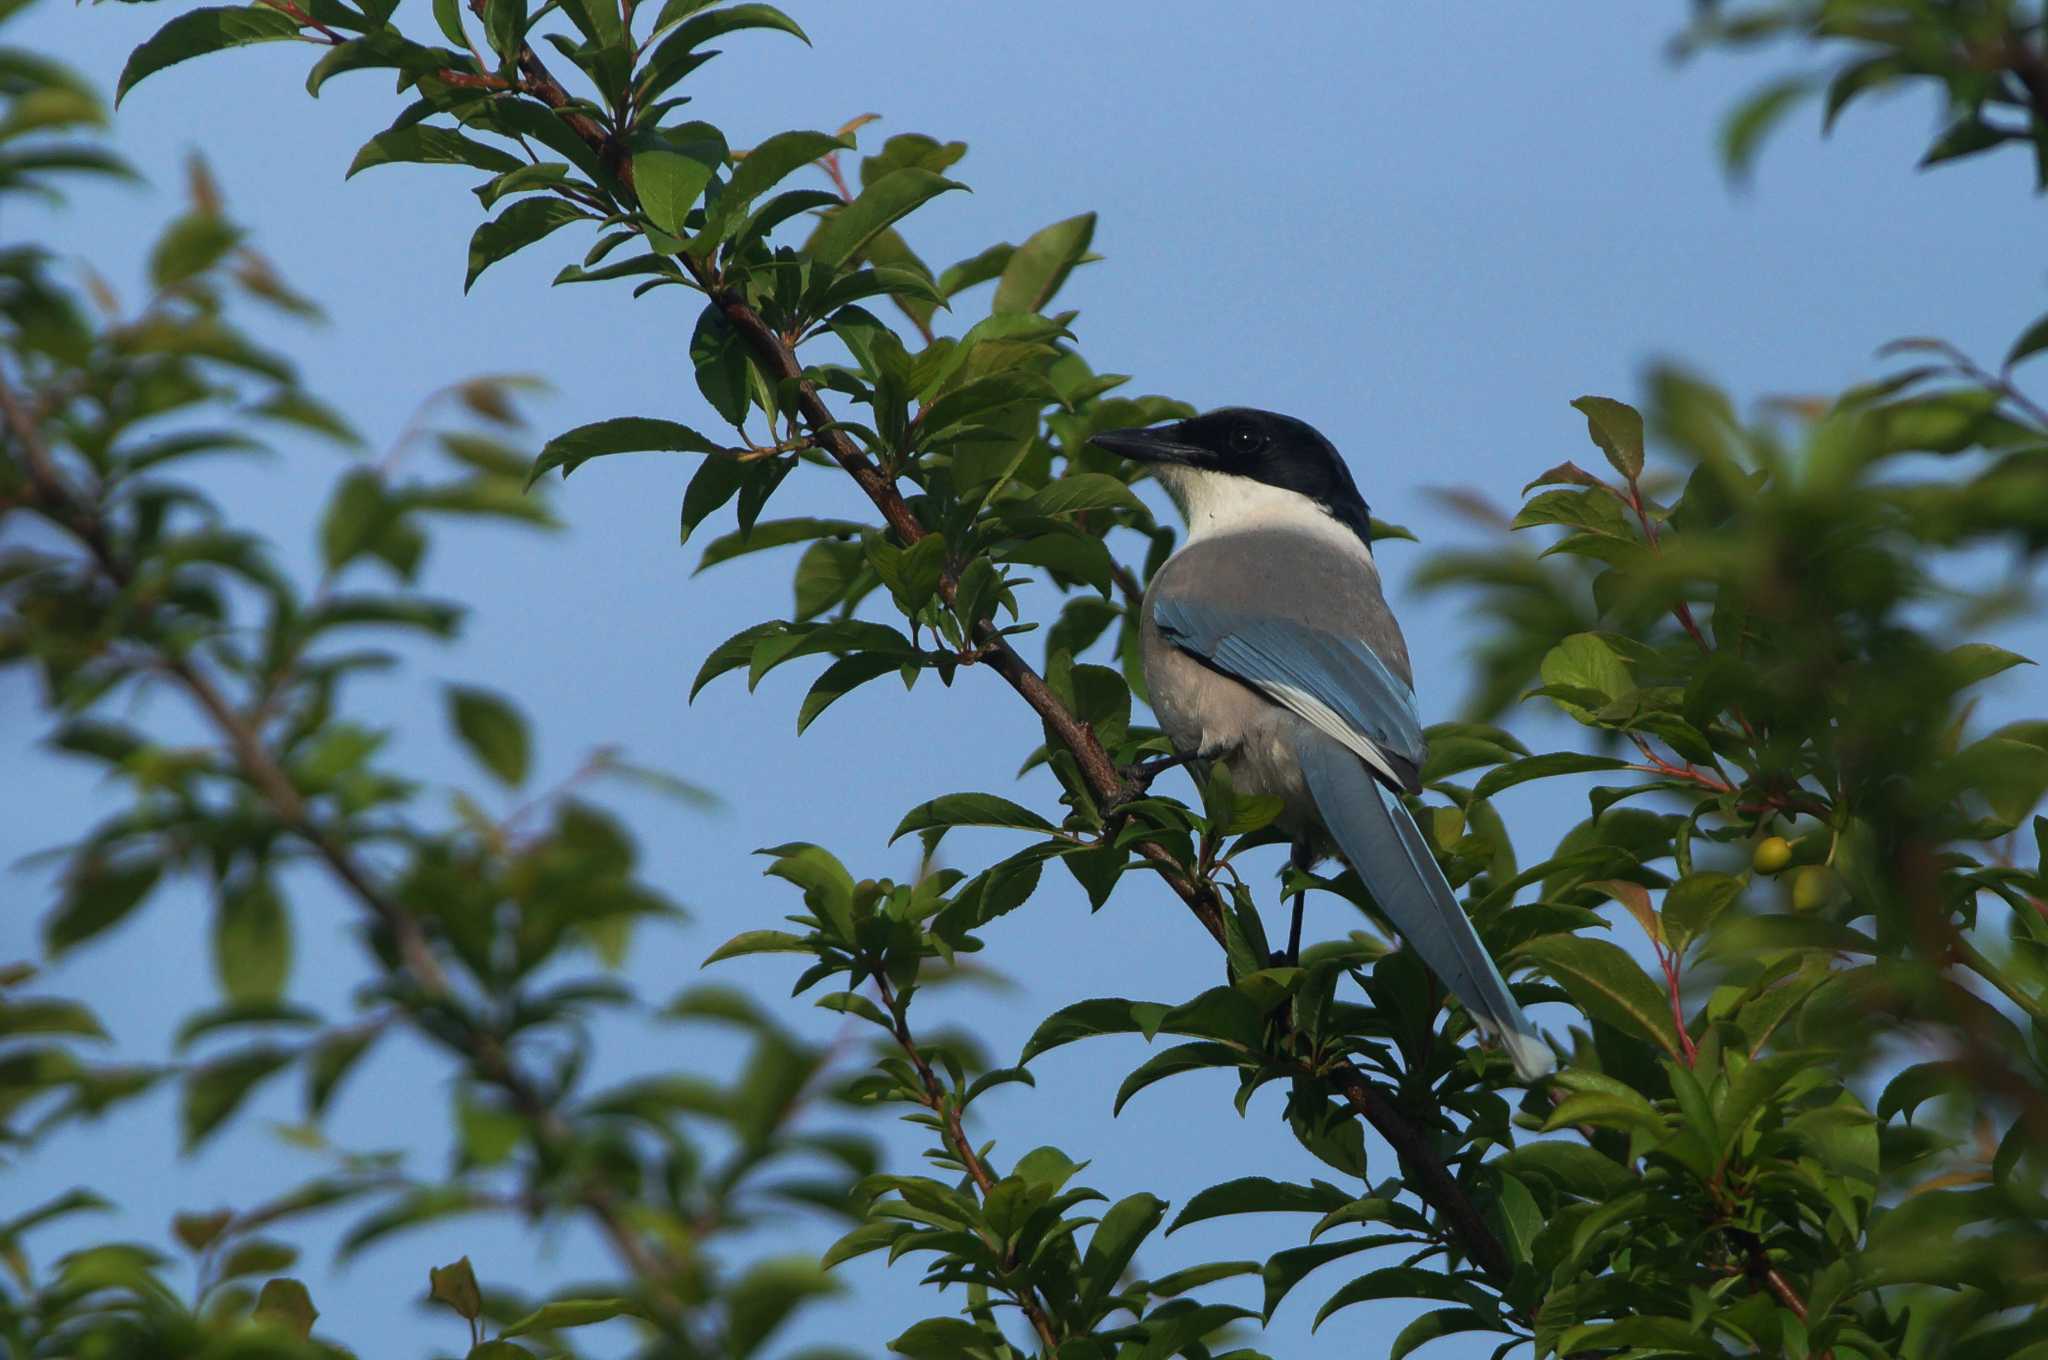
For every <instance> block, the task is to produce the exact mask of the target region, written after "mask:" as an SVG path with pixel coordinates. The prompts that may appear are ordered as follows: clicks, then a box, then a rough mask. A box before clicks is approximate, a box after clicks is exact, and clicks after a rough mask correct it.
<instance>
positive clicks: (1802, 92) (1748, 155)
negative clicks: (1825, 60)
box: [1721, 76, 1813, 181]
mask: <svg viewBox="0 0 2048 1360" xmlns="http://www.w3.org/2000/svg"><path fill="white" fill-rule="evenodd" d="M1812 92H1813V82H1812V81H1811V80H1809V79H1808V78H1807V77H1804V76H1793V77H1790V78H1788V79H1785V80H1778V81H1773V82H1771V83H1770V84H1768V85H1765V86H1764V87H1763V88H1762V89H1760V90H1758V91H1756V92H1755V93H1753V94H1751V95H1750V96H1749V97H1748V98H1746V99H1744V100H1743V101H1742V102H1741V103H1740V104H1738V105H1736V107H1735V111H1734V112H1733V113H1731V114H1730V115H1729V116H1728V120H1727V121H1726V122H1725V123H1723V124H1722V125H1721V165H1722V168H1723V169H1724V170H1726V171H1727V173H1728V177H1729V178H1730V179H1734V180H1738V181H1739V180H1744V179H1747V178H1748V177H1749V171H1750V167H1751V166H1753V165H1754V164H1755V163H1756V153H1757V151H1758V150H1759V149H1760V148H1761V147H1762V146H1763V142H1764V137H1765V136H1766V134H1768V133H1769V132H1770V130H1771V129H1772V128H1774V127H1776V126H1777V125H1778V123H1779V122H1780V121H1781V120H1783V118H1784V117H1785V115H1786V114H1788V113H1790V112H1791V111H1792V109H1793V108H1794V107H1795V106H1796V105H1797V104H1798V103H1799V101H1800V100H1802V99H1804V98H1806V97H1807V95H1809V94H1811V93H1812Z"/></svg>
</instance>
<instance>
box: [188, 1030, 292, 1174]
mask: <svg viewBox="0 0 2048 1360" xmlns="http://www.w3.org/2000/svg"><path fill="white" fill-rule="evenodd" d="M293 1057H294V1054H293V1053H292V1051H291V1050H290V1049H286V1048H278V1047H275V1046H272V1045H264V1046H261V1047H256V1048H246V1049H243V1050H242V1051H240V1052H238V1053H231V1054H229V1055H228V1056H226V1057H224V1058H218V1059H216V1060H214V1061H213V1062H210V1063H207V1064H205V1065H204V1066H202V1067H198V1068H194V1069H193V1070H192V1071H191V1072H188V1073H187V1074H186V1076H185V1086H184V1091H183V1094H182V1096H181V1098H180V1101H179V1112H178V1113H179V1124H180V1127H181V1128H182V1129H183V1131H184V1140H185V1150H186V1151H188V1152H189V1151H191V1150H192V1149H193V1148H195V1147H197V1146H199V1144H200V1143H202V1142H204V1141H205V1140H206V1138H207V1137H208V1136H209V1135H210V1134H212V1133H213V1132H214V1131H215V1130H216V1129H218V1128H219V1127H220V1126H221V1124H222V1123H224V1122H225V1121H226V1120H227V1118H228V1117H229V1116H230V1115H232V1114H233V1113H234V1112H235V1111H236V1110H237V1109H238V1108H240V1107H241V1104H242V1102H243V1101H244V1100H246V1099H247V1098H248V1096H249V1093H250V1092H251V1091H253V1090H255V1089H256V1086H257V1085H258V1083H260V1082H262V1081H263V1080H264V1079H265V1078H267V1077H269V1076H271V1075H273V1074H275V1073H276V1072H277V1071H278V1070H279V1069H281V1068H283V1067H284V1066H285V1064H287V1063H289V1062H290V1061H291V1060H292V1058H293Z"/></svg>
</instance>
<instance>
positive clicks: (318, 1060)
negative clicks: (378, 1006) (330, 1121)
mask: <svg viewBox="0 0 2048 1360" xmlns="http://www.w3.org/2000/svg"><path fill="white" fill-rule="evenodd" d="M380 1033H382V1031H381V1030H380V1029H379V1028H378V1027H377V1026H375V1025H366V1026H364V1027H362V1028H360V1029H342V1030H334V1031H332V1032H330V1033H329V1034H327V1035H325V1036H324V1037H322V1038H321V1039H320V1041H319V1042H318V1043H316V1044H314V1045H313V1047H312V1049H311V1050H310V1051H309V1052H308V1053H307V1054H306V1114H307V1116H308V1117H309V1118H313V1119H317V1118H319V1117H320V1115H321V1114H322V1113H324V1112H325V1111H326V1109H327V1102H328V1101H330V1100H332V1099H333V1098H334V1090H335V1088H336V1087H337V1086H339V1085H340V1084H341V1080H342V1078H343V1077H345V1076H347V1075H348V1074H349V1071H350V1070H351V1069H352V1068H354V1066H355V1065H356V1063H357V1062H358V1061H359V1060H360V1059H361V1058H362V1056H363V1054H364V1053H365V1052H366V1051H367V1050H368V1049H369V1047H370V1044H371V1042H372V1041H373V1040H375V1039H376V1037H377V1036H378V1035H379V1034H380Z"/></svg>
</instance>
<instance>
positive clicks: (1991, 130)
mask: <svg viewBox="0 0 2048 1360" xmlns="http://www.w3.org/2000/svg"><path fill="white" fill-rule="evenodd" d="M117 102H118V101H117ZM2026 135H2027V134H2026V133H2024V132H2019V131H2015V130H2012V129H2009V128H2001V127H1994V126H1993V125H1991V124H1990V123H1987V122H1985V121H1984V120H1983V118H1981V117H1979V116H1978V115H1977V114H1975V113H1969V114H1966V115H1964V116H1963V117H1961V118H1959V119H1957V120H1956V121H1955V122H1953V123H1951V124H1949V126H1948V127H1947V128H1946V129H1944V130H1943V131H1942V134H1941V135H1940V136H1939V137H1936V138H1935V139H1934V145H1933V146H1930V147H1928V148H1927V154H1926V155H1924V156H1922V157H1921V158H1920V166H1919V168H1920V169H1922V170H1925V169H1927V168H1928V167H1929V166H1933V165H1940V164H1941V163H1942V162H1943V161H1954V160H1961V159H1962V158H1964V157H1965V156H1975V155H1977V154H1978V153H1980V152H1984V151H1989V150H1990V149H1991V148H1992V147H1994V146H1997V145H1999V144H2000V143H2002V142H2006V141H2011V140H2013V139H2015V138H2019V137H2024V136H2026Z"/></svg>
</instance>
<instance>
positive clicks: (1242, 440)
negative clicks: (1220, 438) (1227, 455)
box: [1230, 425, 1266, 453]
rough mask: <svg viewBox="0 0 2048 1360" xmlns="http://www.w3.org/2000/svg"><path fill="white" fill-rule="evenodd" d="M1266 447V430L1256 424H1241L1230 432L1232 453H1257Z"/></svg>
mask: <svg viewBox="0 0 2048 1360" xmlns="http://www.w3.org/2000/svg"><path fill="white" fill-rule="evenodd" d="M1265 447H1266V432H1265V431H1264V430H1262V429H1260V428H1259V427H1258V426H1256V425H1239V426H1237V427H1236V428H1235V429H1233V430H1231V432H1230V451H1231V452H1232V453H1257V452H1258V451H1259V450H1260V449H1263V448H1265Z"/></svg>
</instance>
